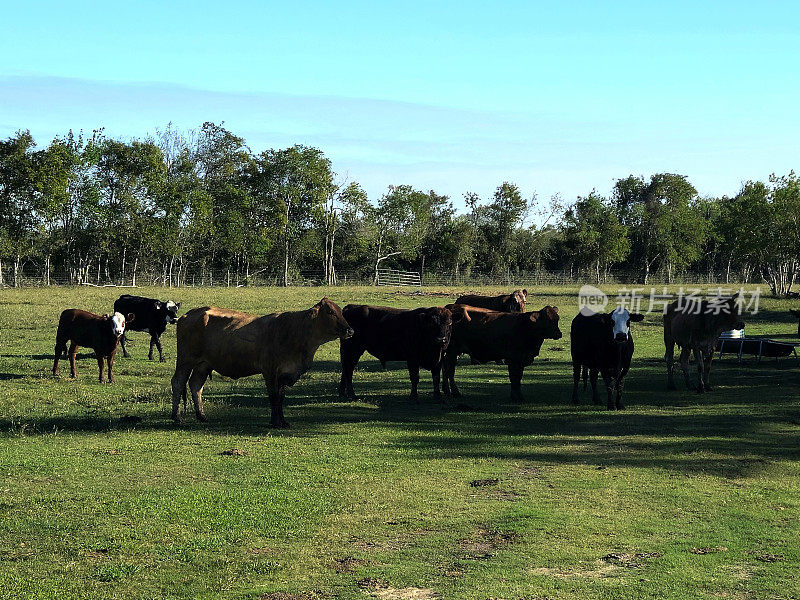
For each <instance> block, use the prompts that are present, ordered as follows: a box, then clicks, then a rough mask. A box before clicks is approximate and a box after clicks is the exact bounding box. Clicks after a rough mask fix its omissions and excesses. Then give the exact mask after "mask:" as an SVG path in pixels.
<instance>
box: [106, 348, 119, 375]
mask: <svg viewBox="0 0 800 600" xmlns="http://www.w3.org/2000/svg"><path fill="white" fill-rule="evenodd" d="M116 353H117V350H116V348H115V349H114V350H113V351H112V352H111V354H109V355H108V382H109V383H114V355H115V354H116Z"/></svg>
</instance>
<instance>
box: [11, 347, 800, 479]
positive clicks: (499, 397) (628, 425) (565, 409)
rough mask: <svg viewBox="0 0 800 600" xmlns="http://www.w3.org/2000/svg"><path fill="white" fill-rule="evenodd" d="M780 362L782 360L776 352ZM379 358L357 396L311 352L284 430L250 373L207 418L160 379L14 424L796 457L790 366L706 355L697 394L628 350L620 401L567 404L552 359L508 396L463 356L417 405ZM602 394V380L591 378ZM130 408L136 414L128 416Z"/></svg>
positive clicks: (662, 461)
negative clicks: (368, 435) (632, 362)
mask: <svg viewBox="0 0 800 600" xmlns="http://www.w3.org/2000/svg"><path fill="white" fill-rule="evenodd" d="M787 364H788V363H787ZM377 371H383V368H382V367H381V366H380V364H379V363H377V361H370V360H365V361H362V363H360V365H359V370H358V371H357V373H356V378H355V381H354V386H355V390H356V393H357V394H359V397H360V399H359V400H358V401H351V400H346V399H340V398H339V397H338V395H337V391H336V388H337V384H338V362H336V361H319V364H317V363H315V367H314V370H313V371H312V372H311V374H310V376H309V377H306V378H304V379H302V380H301V381H300V382H298V384H297V385H296V386H295V387H294V388H292V389H291V390H290V391H289V393H288V395H287V404H286V411H285V412H286V418H287V419H288V420H289V422H290V423H291V426H292V428H291V429H290V430H270V429H269V413H270V411H269V403H268V401H267V400H266V397H265V396H266V393H265V388H264V385H263V382H262V381H261V380H260V379H259V378H257V377H254V378H250V379H244V380H240V381H238V382H237V383H236V384H233V383H231V382H230V381H226V380H222V381H220V380H219V379H218V378H215V380H214V381H213V382H212V383H211V384H210V385H208V387H207V388H206V391H205V402H206V410H207V414H208V417H209V422H207V423H199V422H197V421H196V420H195V417H194V413H193V410H192V407H191V401H189V406H188V411H187V414H186V415H185V419H186V421H185V423H184V424H182V425H177V424H174V423H172V422H171V421H170V420H169V412H170V409H171V400H170V394H169V391H168V384H167V385H166V386H165V389H164V392H163V393H160V394H157V395H156V396H157V397H154V398H153V399H152V400H151V399H144V400H142V401H141V403H138V404H136V405H135V406H133V405H125V406H124V407H122V408H118V409H116V410H118V411H128V410H132V411H135V415H134V416H133V418H130V417H129V416H128V415H127V414H126V413H125V412H120V413H119V414H115V415H110V414H107V415H97V414H95V415H73V416H60V417H52V418H45V419H41V420H39V421H37V422H35V423H33V424H31V425H30V426H29V427H27V431H26V434H28V435H30V434H36V433H42V434H45V433H51V432H53V431H71V432H84V433H87V434H102V433H103V432H107V431H113V430H126V429H132V430H135V431H141V432H147V431H154V430H182V431H188V432H191V433H197V434H198V435H220V436H229V435H241V436H258V437H262V436H263V435H264V434H265V433H266V432H267V431H270V435H272V436H291V437H309V438H311V437H325V436H328V437H329V436H347V435H349V434H350V433H351V432H352V431H353V428H354V427H361V426H363V425H367V426H369V425H375V426H377V427H384V428H385V427H388V428H390V429H392V430H393V434H392V435H389V436H388V437H387V442H388V448H389V449H392V451H394V450H401V451H403V452H404V453H412V454H416V455H418V456H419V457H420V458H425V459H448V458H454V459H455V458H469V457H474V458H479V459H486V458H495V459H500V460H511V461H514V462H518V463H524V464H531V465H537V466H540V467H546V466H547V465H555V464H573V465H591V466H596V467H633V468H657V469H663V470H665V471H668V472H670V473H676V474H683V475H694V474H703V473H705V474H712V475H717V476H721V477H726V478H738V477H747V476H751V475H755V474H757V473H759V472H761V471H763V470H764V469H767V468H769V466H770V464H774V463H777V462H780V461H798V460H800V403H798V401H797V400H796V398H797V396H798V391H799V390H800V373H799V372H798V370H797V369H796V368H788V367H786V366H783V365H782V364H779V365H777V366H767V367H766V368H765V365H764V364H763V363H762V364H761V365H755V364H750V365H747V364H745V365H742V366H740V365H738V364H736V362H735V360H730V361H727V360H725V361H720V362H716V363H715V366H714V369H713V371H712V383H716V384H717V385H718V387H717V389H716V391H714V392H712V393H710V394H703V395H699V394H696V393H695V392H692V391H688V390H685V389H684V387H683V381H682V379H681V378H680V376H679V377H678V379H679V380H678V386H679V390H678V391H676V392H667V391H666V390H665V383H666V382H665V379H666V378H665V374H664V368H663V361H660V360H655V359H652V360H642V361H639V362H637V365H636V366H635V367H634V370H633V371H632V372H631V374H630V375H629V377H628V379H627V383H626V396H625V399H626V403H627V404H628V406H629V409H628V410H625V411H606V410H605V408H604V407H603V406H602V405H601V406H594V405H592V404H591V392H590V391H589V390H587V391H581V397H580V400H581V403H580V404H579V405H578V406H573V405H572V404H571V392H572V380H571V373H570V369H569V365H568V364H567V363H566V362H564V361H549V362H546V361H541V362H539V363H538V364H534V365H533V366H532V367H529V368H528V369H526V375H525V378H524V384H523V393H524V394H525V396H526V402H524V403H522V404H516V403H513V402H511V401H510V399H509V386H508V379H507V371H506V369H505V367H503V366H501V365H488V366H482V367H471V366H469V365H467V364H466V363H465V361H462V362H461V363H460V365H459V368H458V370H457V372H456V380H457V382H458V383H459V386H460V388H461V390H462V392H463V393H464V396H463V397H462V398H458V399H453V398H450V399H447V402H444V403H442V402H438V401H436V400H435V399H434V398H433V396H432V393H431V392H432V385H431V378H430V374H429V373H428V372H425V371H423V372H422V373H421V378H420V400H419V403H414V402H411V401H410V400H409V398H408V393H409V390H410V384H409V383H408V380H407V371H406V369H405V366H404V365H403V364H400V363H390V364H389V365H388V368H387V369H386V372H385V373H378V372H377ZM599 392H600V398H601V400H603V401H604V399H605V389H604V387H603V385H602V383H601V384H600V388H599ZM137 419H141V420H137ZM19 427H20V422H19V420H18V419H5V420H0V431H2V432H14V431H19Z"/></svg>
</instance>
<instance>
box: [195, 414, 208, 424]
mask: <svg viewBox="0 0 800 600" xmlns="http://www.w3.org/2000/svg"><path fill="white" fill-rule="evenodd" d="M196 414H197V420H198V421H202V422H203V423H206V422H207V421H208V417H207V416H206V415H205V413H196Z"/></svg>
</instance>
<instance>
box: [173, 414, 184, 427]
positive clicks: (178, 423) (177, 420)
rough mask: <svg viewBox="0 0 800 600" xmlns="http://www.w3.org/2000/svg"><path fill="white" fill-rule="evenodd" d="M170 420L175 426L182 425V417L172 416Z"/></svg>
mask: <svg viewBox="0 0 800 600" xmlns="http://www.w3.org/2000/svg"><path fill="white" fill-rule="evenodd" d="M172 420H173V422H175V424H176V425H183V417H181V416H180V415H172Z"/></svg>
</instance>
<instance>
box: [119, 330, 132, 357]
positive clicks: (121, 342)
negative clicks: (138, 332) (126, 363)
mask: <svg viewBox="0 0 800 600" xmlns="http://www.w3.org/2000/svg"><path fill="white" fill-rule="evenodd" d="M127 343H128V336H127V335H126V334H125V332H123V333H122V337H121V338H119V345H120V346H122V357H123V358H130V354H128V349H127V348H126V347H125V344H127Z"/></svg>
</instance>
